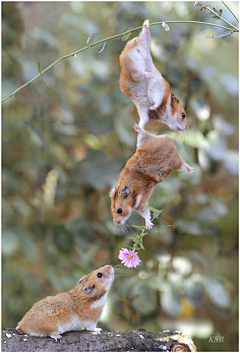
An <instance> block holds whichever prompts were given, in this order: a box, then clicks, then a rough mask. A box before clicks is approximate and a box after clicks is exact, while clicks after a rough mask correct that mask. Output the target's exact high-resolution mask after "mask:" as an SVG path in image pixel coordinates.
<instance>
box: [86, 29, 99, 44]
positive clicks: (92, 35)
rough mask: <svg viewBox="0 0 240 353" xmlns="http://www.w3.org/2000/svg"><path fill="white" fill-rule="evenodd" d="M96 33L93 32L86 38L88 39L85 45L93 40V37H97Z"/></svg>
mask: <svg viewBox="0 0 240 353" xmlns="http://www.w3.org/2000/svg"><path fill="white" fill-rule="evenodd" d="M98 34H99V33H98V32H94V33H93V34H91V35H90V36H89V37H88V39H87V40H86V43H87V45H88V44H89V43H90V41H91V40H92V39H93V38H94V37H96V36H98Z"/></svg>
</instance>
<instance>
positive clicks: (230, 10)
mask: <svg viewBox="0 0 240 353" xmlns="http://www.w3.org/2000/svg"><path fill="white" fill-rule="evenodd" d="M222 4H223V5H224V6H226V8H227V9H228V11H229V12H231V14H232V15H233V17H234V18H235V20H236V21H238V18H237V17H236V16H235V15H234V13H233V12H232V10H230V9H229V7H228V6H227V4H226V3H225V2H224V1H222ZM238 22H239V21H238Z"/></svg>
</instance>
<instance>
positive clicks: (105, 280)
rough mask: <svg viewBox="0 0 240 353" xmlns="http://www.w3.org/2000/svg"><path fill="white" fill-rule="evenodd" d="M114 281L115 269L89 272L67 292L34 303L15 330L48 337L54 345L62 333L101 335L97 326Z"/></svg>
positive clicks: (107, 267)
mask: <svg viewBox="0 0 240 353" xmlns="http://www.w3.org/2000/svg"><path fill="white" fill-rule="evenodd" d="M113 280H114V269H113V267H112V266H110V265H106V266H103V267H100V268H99V269H97V270H94V271H92V272H91V273H90V274H89V275H86V276H84V277H83V278H81V279H80V280H79V284H78V286H77V287H75V288H73V289H72V290H70V291H69V292H65V293H59V294H57V295H55V296H49V297H46V298H45V299H42V300H40V301H38V302H37V303H35V304H34V305H33V307H32V308H31V309H30V310H29V311H28V312H27V313H26V314H25V315H24V317H23V318H22V320H21V321H20V322H19V323H18V326H17V329H21V330H22V331H23V332H25V333H27V334H29V335H30V336H37V337H47V336H50V337H51V338H54V339H55V340H56V341H57V342H59V341H60V339H61V338H62V336H61V333H64V332H68V331H72V330H78V329H84V330H89V331H98V332H100V331H102V329H100V328H97V327H96V326H97V323H98V320H99V318H100V316H101V313H102V310H103V307H104V304H105V302H106V299H107V295H108V291H109V289H110V287H111V285H112V283H113Z"/></svg>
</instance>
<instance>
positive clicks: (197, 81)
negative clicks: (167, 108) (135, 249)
mask: <svg viewBox="0 0 240 353" xmlns="http://www.w3.org/2000/svg"><path fill="white" fill-rule="evenodd" d="M228 5H229V6H230V7H231V8H232V9H233V10H234V12H235V13H238V11H237V10H238V9H237V6H238V4H237V2H233V3H231V2H230V3H228ZM215 6H216V5H215ZM218 10H219V9H218ZM2 15H3V22H2V30H3V36H2V38H3V42H2V43H3V50H2V59H3V61H2V62H3V67H2V76H3V83H2V87H3V89H2V93H3V96H4V95H6V94H8V93H10V92H11V91H12V90H13V89H15V88H16V87H17V86H19V85H21V84H23V83H24V82H26V81H27V80H29V79H30V78H32V77H33V76H34V75H36V74H37V73H38V64H37V62H38V61H39V63H40V65H41V70H43V69H44V68H45V67H46V66H48V65H49V64H50V63H51V62H53V61H54V60H56V59H57V58H58V57H60V56H62V55H64V54H68V53H71V52H73V51H75V50H77V49H80V48H81V47H84V46H85V45H86V40H87V38H88V37H89V36H91V35H92V34H93V33H95V32H98V33H99V36H98V37H95V38H94V39H92V40H93V41H94V40H98V38H99V39H100V38H104V37H108V36H109V35H113V34H117V33H120V32H123V31H124V30H127V29H128V28H129V27H136V26H139V25H140V24H141V23H143V21H144V20H145V19H146V18H149V19H150V21H151V22H155V21H161V20H167V19H169V20H200V21H202V20H203V21H217V20H212V18H211V17H210V16H209V15H208V14H207V13H206V12H204V11H203V12H201V11H200V10H199V8H194V6H193V3H192V2H188V3H187V2H148V3H143V2H141V3H140V2H118V3H116V2H110V3H109V2H108V3H104V2H95V3H90V2H89V3H88V2H72V3H71V2H58V3H51V2H45V3H42V2H30V3H24V2H22V3H21V2H18V3H16V2H4V3H3V4H2ZM223 15H224V16H225V17H226V18H227V19H228V20H229V21H231V22H232V23H234V24H235V22H234V19H233V18H232V17H231V14H230V13H229V12H228V11H227V10H226V8H223ZM208 16H209V17H208ZM53 19H54V20H53ZM217 23H220V22H219V21H217ZM170 27H171V28H170V31H169V32H165V31H164V30H163V29H162V28H161V26H154V27H152V28H151V33H152V54H153V58H154V62H155V63H156V66H157V67H158V68H159V69H160V70H161V71H162V73H163V74H164V76H165V77H166V78H167V79H168V80H169V81H170V83H171V85H172V88H173V91H174V93H175V94H176V95H179V96H180V97H181V99H182V100H183V102H184V105H185V106H186V107H187V114H188V121H189V130H188V131H187V132H186V133H182V134H177V133H174V132H171V131H169V130H167V131H165V127H164V126H161V125H160V124H158V123H151V124H149V125H148V127H147V128H148V130H150V131H154V132H155V133H164V132H166V133H168V134H169V135H170V136H172V137H173V138H174V140H175V141H176V144H177V146H178V149H179V152H180V154H181V156H182V157H183V158H184V159H185V160H186V162H187V163H189V164H190V165H191V166H193V167H194V168H195V173H194V174H193V175H192V176H189V175H186V174H184V173H177V172H176V173H173V174H171V175H170V176H169V177H168V178H167V179H166V180H165V181H164V182H163V183H161V184H159V185H158V186H157V187H156V189H155V191H154V193H153V195H152V197H151V199H150V205H152V206H154V207H156V208H159V209H164V211H163V212H162V214H161V216H160V219H159V220H156V221H155V226H154V228H153V230H152V231H151V232H150V233H149V234H148V235H147V236H145V238H144V247H145V249H146V251H140V252H139V255H140V257H141V259H142V265H141V266H140V267H139V268H137V269H136V270H132V271H131V270H127V269H126V270H124V271H123V273H122V276H120V277H118V278H116V280H115V282H114V285H113V288H112V290H111V292H110V294H109V298H108V301H107V305H106V308H105V311H104V314H103V316H102V319H101V322H100V326H102V327H103V328H109V329H115V330H125V329H132V328H145V329H146V330H153V331H158V330H164V329H172V328H173V329H178V330H183V331H184V332H185V333H189V334H190V335H191V336H192V338H193V339H194V341H195V343H196V345H197V347H198V350H207V351H234V350H235V351H236V350H237V349H238V318H237V312H238V299H237V298H238V290H237V288H238V285H237V283H238V227H237V224H238V222H237V219H238V196H237V193H238V180H237V174H238V153H237V147H238V135H237V131H238V126H237V124H238V35H237V34H233V35H231V36H228V37H226V38H222V39H219V40H217V39H209V38H207V35H212V34H220V33H222V30H221V29H218V28H216V29H213V28H208V27H207V26H200V25H190V24H181V25H180V24H174V25H171V26H170ZM134 35H136V33H134ZM124 44H125V43H124V41H121V40H119V39H117V40H113V41H110V42H108V43H107V45H106V47H105V48H104V50H103V51H102V52H101V53H100V54H98V51H99V50H100V49H101V47H102V46H101V45H100V46H99V48H98V47H94V48H91V49H89V50H87V51H85V52H83V53H82V54H80V55H78V56H77V57H73V58H69V59H67V60H65V61H62V62H61V63H59V64H58V65H57V66H55V67H54V68H53V69H52V70H50V71H49V72H48V73H46V74H45V75H44V79H45V81H46V82H47V86H46V85H45V83H44V82H43V80H42V79H38V81H35V82H34V83H33V84H31V85H29V86H28V87H26V88H25V89H24V90H22V91H21V92H19V93H18V94H17V95H16V96H15V97H13V98H10V99H9V100H7V101H6V102H5V103H4V104H3V108H2V146H3V169H2V180H3V193H2V195H3V200H2V206H3V237H2V251H3V274H2V280H3V310H2V313H3V325H5V326H8V327H11V326H12V327H15V326H16V325H17V322H18V320H20V319H21V317H22V316H23V314H24V313H25V312H26V311H27V310H28V309H29V308H30V307H31V305H32V304H33V303H34V302H36V301H37V300H39V299H41V298H43V297H44V296H47V295H51V294H55V293H56V292H60V291H66V290H69V289H71V288H72V287H73V286H75V285H76V283H77V280H78V279H79V278H80V277H81V276H82V275H84V274H86V273H88V272H90V271H91V270H92V269H95V268H97V267H99V266H101V265H103V264H107V263H118V261H117V260H116V259H117V255H118V251H119V249H120V248H121V247H123V246H124V247H127V246H128V245H129V244H131V239H129V237H130V238H131V237H133V236H134V235H135V234H136V230H134V229H128V231H127V234H123V233H121V231H120V230H119V229H118V228H116V227H115V226H114V225H113V223H112V218H111V212H110V199H109V196H108V193H109V191H110V189H111V187H112V186H113V185H114V183H115V182H116V180H117V177H118V175H119V173H120V171H121V168H122V167H123V165H124V163H125V162H126V160H127V159H128V158H129V157H130V156H131V155H132V153H133V152H134V149H135V143H136V133H135V132H134V131H133V129H132V125H133V124H134V122H136V121H137V113H136V109H135V107H134V105H133V104H132V103H131V101H130V100H129V99H128V97H126V96H125V95H123V94H122V93H121V92H120V89H119V84H118V78H119V72H120V70H119V62H118V57H119V54H120V52H121V50H122V48H123V46H124ZM131 224H139V225H142V224H143V219H141V218H140V217H139V216H138V215H134V216H132V218H131V219H130V220H129V225H131ZM169 225H170V226H169ZM211 335H215V336H218V335H221V336H224V342H223V343H221V344H220V343H211V342H209V337H210V336H211Z"/></svg>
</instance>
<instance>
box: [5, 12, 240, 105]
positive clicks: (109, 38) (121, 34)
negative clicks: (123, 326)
mask: <svg viewBox="0 0 240 353" xmlns="http://www.w3.org/2000/svg"><path fill="white" fill-rule="evenodd" d="M209 10H210V9H209ZM211 11H212V10H211ZM212 12H213V13H214V14H215V15H216V16H218V15H217V14H216V13H215V12H214V11H212ZM218 17H219V16H218ZM221 19H222V20H224V19H223V18H222V17H221ZM224 21H225V22H226V23H228V24H229V25H230V26H231V27H232V28H234V32H238V29H237V28H236V27H235V26H233V25H231V23H229V22H228V21H226V20H224ZM165 23H191V24H202V25H207V26H211V27H220V28H224V29H228V30H230V31H231V30H232V28H229V27H226V26H221V25H217V24H214V23H208V22H201V21H165ZM159 24H162V21H161V22H154V23H152V24H151V26H156V25H159ZM141 28H142V26H139V27H135V28H131V29H129V30H127V31H125V32H122V33H119V34H116V35H114V36H110V37H108V38H104V39H101V40H99V41H97V42H95V43H92V44H89V45H87V46H86V47H84V48H82V49H79V50H77V51H75V52H73V53H71V54H67V55H64V56H62V57H60V58H59V59H57V60H56V61H54V62H53V63H52V64H50V65H49V66H48V67H46V69H44V70H42V71H41V73H39V74H38V75H36V76H34V77H33V78H32V79H31V80H29V81H28V82H26V83H24V84H23V85H22V86H20V87H18V88H17V89H15V90H14V91H13V92H12V93H10V94H8V95H7V96H5V97H3V98H2V103H3V102H4V101H6V100H7V99H9V98H10V97H12V96H13V95H14V94H16V93H17V92H19V91H20V90H22V89H23V88H25V87H27V86H28V85H29V84H30V83H32V82H34V81H35V80H37V79H38V78H39V77H41V76H42V75H43V74H44V73H45V72H47V71H48V70H50V69H51V68H52V67H53V66H55V65H56V64H58V63H59V62H60V61H62V60H64V59H67V58H69V57H71V56H75V55H76V54H79V53H81V52H83V51H85V50H87V49H89V48H91V47H94V46H95V45H98V44H101V43H104V42H108V41H110V40H112V39H115V38H119V37H122V36H123V35H125V34H128V33H132V32H135V31H137V30H138V29H141Z"/></svg>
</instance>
